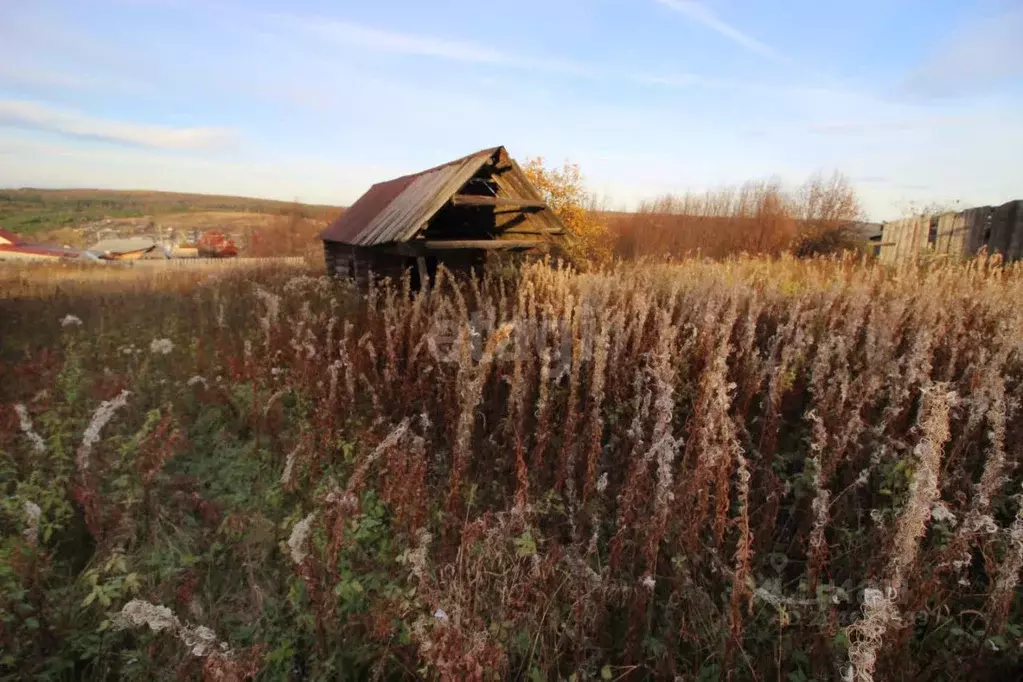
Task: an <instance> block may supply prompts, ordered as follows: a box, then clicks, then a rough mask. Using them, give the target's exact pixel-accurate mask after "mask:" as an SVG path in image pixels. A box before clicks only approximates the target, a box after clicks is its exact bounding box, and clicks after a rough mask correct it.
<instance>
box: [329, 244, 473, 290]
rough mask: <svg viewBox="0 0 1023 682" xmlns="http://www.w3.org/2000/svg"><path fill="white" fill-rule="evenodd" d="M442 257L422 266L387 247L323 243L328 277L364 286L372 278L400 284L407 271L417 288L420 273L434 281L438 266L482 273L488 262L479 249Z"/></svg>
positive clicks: (417, 259) (430, 257)
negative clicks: (392, 280) (410, 273)
mask: <svg viewBox="0 0 1023 682" xmlns="http://www.w3.org/2000/svg"><path fill="white" fill-rule="evenodd" d="M442 254H443V255H441V254H438V255H436V256H427V257H424V258H422V261H423V262H422V263H419V262H418V261H419V260H420V259H419V258H414V257H410V256H406V255H400V254H396V253H393V252H392V251H390V250H389V247H388V245H383V246H374V247H362V246H351V245H349V244H342V243H340V242H328V241H325V242H323V255H324V259H325V261H326V264H327V274H328V275H330V276H331V277H344V278H351V279H354V280H356V281H357V282H358V283H359V284H361V285H366V284H368V283H369V278H370V277H373V278H384V277H390V278H392V279H394V280H400V279H401V278H402V277H403V276H404V275H405V271H406V270H411V271H413V272H412V278H413V286H414V287H418V284H417V283H418V281H419V277H420V272H422V274H425V275H426V276H428V277H430V278H432V277H433V275H434V274H435V273H436V270H437V265H438V264H442V265H443V266H444V267H445V268H447V269H448V270H450V271H452V272H468V271H469V270H470V269H473V268H474V269H475V270H476V272H479V271H480V270H481V269H482V267H483V265H484V263H485V262H486V253H485V252H484V251H481V250H478V249H453V250H449V251H443V252H442ZM420 268H422V270H420Z"/></svg>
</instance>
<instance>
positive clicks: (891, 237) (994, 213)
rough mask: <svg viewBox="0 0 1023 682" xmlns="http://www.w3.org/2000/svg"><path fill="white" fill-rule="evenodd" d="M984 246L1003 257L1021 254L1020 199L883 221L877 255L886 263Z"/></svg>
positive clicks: (962, 253)
mask: <svg viewBox="0 0 1023 682" xmlns="http://www.w3.org/2000/svg"><path fill="white" fill-rule="evenodd" d="M983 247H987V252H988V253H992V254H993V253H1000V254H1002V255H1003V256H1004V257H1005V258H1006V260H1018V259H1020V258H1023V201H1020V200H1017V201H1010V202H1009V203H1007V204H1002V205H1001V206H982V207H980V208H971V209H967V210H965V211H961V212H959V213H942V214H938V215H923V216H915V217H913V218H906V219H904V220H896V221H893V222H890V223H886V224H885V226H884V231H883V233H882V235H881V248H880V251H879V253H878V256H879V258H880V259H881V260H882V261H885V262H888V263H894V262H896V261H899V260H904V259H907V258H914V257H916V256H918V255H920V254H923V253H932V254H947V255H948V256H951V257H955V258H969V257H971V256H974V255H976V254H977V252H978V251H980V250H981V248H983Z"/></svg>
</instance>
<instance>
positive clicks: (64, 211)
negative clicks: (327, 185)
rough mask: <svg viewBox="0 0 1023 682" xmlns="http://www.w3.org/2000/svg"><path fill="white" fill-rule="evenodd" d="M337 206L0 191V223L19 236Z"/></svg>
mask: <svg viewBox="0 0 1023 682" xmlns="http://www.w3.org/2000/svg"><path fill="white" fill-rule="evenodd" d="M341 210H342V209H341V207H338V206H325V205H321V204H299V203H295V202H287V201H274V200H271V199H253V198H250V197H231V196H218V195H213V194H183V193H178V192H151V191H132V190H100V189H30V188H24V189H0V226H3V227H4V228H5V229H7V230H10V231H11V232H17V233H19V234H21V235H23V236H30V235H41V234H45V233H50V232H54V231H57V230H62V231H63V230H64V228H77V227H82V226H86V225H88V224H90V223H96V222H99V221H103V220H106V219H126V218H127V219H130V218H159V217H160V216H169V215H172V214H176V215H181V214H197V213H218V214H225V213H230V214H235V215H237V214H259V215H260V216H281V215H287V216H297V217H301V218H306V219H310V220H314V221H327V220H330V219H332V218H333V217H335V216H336V215H337V214H338V213H339V212H340V211H341ZM196 217H197V216H196ZM254 217H255V216H254Z"/></svg>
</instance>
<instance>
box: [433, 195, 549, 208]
mask: <svg viewBox="0 0 1023 682" xmlns="http://www.w3.org/2000/svg"><path fill="white" fill-rule="evenodd" d="M451 205H452V206H515V207H518V208H523V209H537V210H543V209H545V208H547V202H545V201H541V200H538V199H513V198H510V197H485V196H476V195H474V194H456V195H455V196H453V197H451Z"/></svg>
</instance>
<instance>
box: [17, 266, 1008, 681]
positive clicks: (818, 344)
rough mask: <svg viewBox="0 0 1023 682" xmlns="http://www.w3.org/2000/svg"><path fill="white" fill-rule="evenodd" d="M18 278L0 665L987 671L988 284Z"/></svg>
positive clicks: (680, 274)
mask: <svg viewBox="0 0 1023 682" xmlns="http://www.w3.org/2000/svg"><path fill="white" fill-rule="evenodd" d="M145 273H148V275H147V274H145ZM51 280H52V273H51V272H46V271H45V270H38V271H36V270H33V269H32V268H25V269H22V270H21V271H20V273H19V274H18V276H17V278H14V277H12V276H9V277H8V279H6V280H5V281H4V286H3V289H2V290H0V308H2V312H3V314H0V339H2V344H3V345H2V349H0V363H2V364H0V481H2V484H3V486H4V494H3V497H2V498H0V532H2V540H0V675H2V676H3V677H5V678H10V679H21V678H33V679H96V680H98V679H138V680H143V679H144V680H152V679H167V680H170V679H195V678H200V677H203V678H205V679H210V680H240V679H245V678H248V677H251V676H258V678H259V679H281V680H287V679H322V680H327V679H331V680H333V679H349V680H357V679H374V678H375V679H441V680H490V679H514V680H587V679H590V680H598V679H599V680H641V679H680V680H717V679H721V680H724V679H733V680H765V681H766V680H778V679H785V680H837V679H849V680H857V681H864V680H870V679H875V680H919V679H928V680H931V679H947V680H953V679H976V680H985V679H986V680H1005V679H1012V678H1013V677H1015V676H1016V675H1017V674H1018V671H1019V670H1020V666H1021V654H1023V649H1021V646H1023V629H1021V627H1023V599H1021V597H1020V588H1019V587H1018V581H1019V571H1020V568H1021V565H1023V497H1021V492H1023V491H1021V483H1023V477H1021V472H1020V468H1019V465H1020V463H1021V452H1023V451H1021V447H1020V446H1021V444H1023V440H1021V439H1023V427H1021V424H1023V421H1021V420H1020V419H1019V409H1020V405H1021V398H1023V383H1021V379H1023V364H1021V360H1023V356H1021V354H1020V351H1021V343H1023V310H1021V308H1020V306H1019V305H1018V302H1019V301H1020V300H1021V298H1023V272H1021V271H1020V269H1019V268H1018V267H1016V266H1012V267H1003V266H1001V265H1000V264H998V263H997V262H986V261H977V262H972V263H968V264H963V265H955V264H943V265H937V264H904V265H901V266H899V267H898V268H894V267H888V266H882V265H878V264H875V263H871V262H868V261H862V260H859V259H857V258H852V257H847V258H832V259H818V260H805V261H799V260H795V259H792V258H791V257H782V258H775V259H771V258H753V257H733V258H727V259H724V260H719V261H710V260H702V259H690V260H685V261H682V262H680V263H678V264H675V265H654V264H646V265H644V264H626V265H620V266H616V267H615V268H614V269H611V270H600V269H594V270H593V271H591V272H587V273H585V274H580V273H577V272H575V271H573V270H571V269H567V268H564V267H558V266H555V265H552V264H549V263H542V262H541V263H528V264H524V265H517V266H516V265H512V264H505V265H500V264H498V265H495V267H494V268H492V269H490V270H489V271H488V272H487V273H486V274H485V276H483V277H482V278H481V279H479V280H466V279H457V278H455V277H452V276H448V275H444V276H442V278H441V281H440V282H438V283H437V286H436V287H435V288H433V289H432V290H430V291H429V292H424V293H417V294H413V293H412V292H410V291H408V288H407V286H408V285H407V282H396V283H390V284H383V285H381V286H379V287H376V288H374V289H372V290H370V291H368V292H365V291H364V292H359V291H355V290H353V289H351V288H350V287H348V286H346V285H344V284H342V283H339V282H334V281H330V280H328V279H326V278H324V277H320V276H318V275H317V273H315V272H309V273H296V272H295V271H294V270H292V271H280V270H272V269H261V270H255V271H254V270H247V271H244V272H232V271H230V270H225V271H218V272H215V273H209V272H202V273H196V272H180V273H177V274H176V275H174V276H168V274H167V273H162V272H161V273H156V272H151V271H138V272H135V274H134V275H132V277H131V278H128V277H125V276H122V277H113V276H111V277H108V278H106V279H103V280H96V281H85V280H74V279H73V278H70V279H69V280H68V281H67V282H66V283H65V284H61V285H59V286H53V285H52V284H48V283H47V282H49V281H51ZM1014 671H1015V672H1014Z"/></svg>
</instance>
